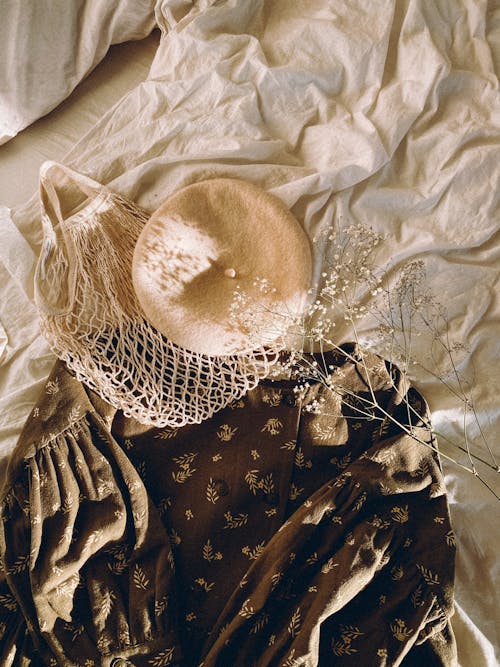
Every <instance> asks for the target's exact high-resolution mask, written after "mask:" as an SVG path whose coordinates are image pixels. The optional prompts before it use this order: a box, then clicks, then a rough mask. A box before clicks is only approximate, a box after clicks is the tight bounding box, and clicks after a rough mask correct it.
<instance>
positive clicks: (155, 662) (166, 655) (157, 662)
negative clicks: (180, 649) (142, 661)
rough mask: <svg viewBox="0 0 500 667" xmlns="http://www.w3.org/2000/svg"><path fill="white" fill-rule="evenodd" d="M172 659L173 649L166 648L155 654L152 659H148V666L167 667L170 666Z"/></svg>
mask: <svg viewBox="0 0 500 667" xmlns="http://www.w3.org/2000/svg"><path fill="white" fill-rule="evenodd" d="M173 659H174V649H173V648H167V649H165V650H164V651H160V653H157V654H156V655H155V657H154V658H151V659H149V660H148V664H149V665H152V667H167V665H170V663H171V662H172V660H173Z"/></svg>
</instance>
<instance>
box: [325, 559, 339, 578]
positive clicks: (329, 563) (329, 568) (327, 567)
mask: <svg viewBox="0 0 500 667" xmlns="http://www.w3.org/2000/svg"><path fill="white" fill-rule="evenodd" d="M338 566H339V564H338V563H335V560H334V557H333V556H332V557H331V558H329V559H328V560H327V561H326V563H324V564H323V565H322V566H321V572H322V573H323V574H328V572H331V571H332V570H333V568H334V567H338Z"/></svg>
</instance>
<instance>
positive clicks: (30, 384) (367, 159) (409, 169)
mask: <svg viewBox="0 0 500 667" xmlns="http://www.w3.org/2000/svg"><path fill="white" fill-rule="evenodd" d="M156 14H157V20H158V22H159V24H160V27H161V28H162V31H163V36H162V40H161V43H160V46H159V48H158V51H157V53H156V57H155V59H154V62H153V65H152V68H151V71H150V73H149V76H148V77H147V79H146V80H145V81H144V82H142V83H140V84H139V85H138V86H137V87H136V88H134V89H133V90H132V91H131V92H129V93H128V94H127V95H126V96H125V97H124V98H123V100H122V101H121V102H120V103H119V104H118V105H117V106H116V107H115V108H113V109H112V110H110V111H109V112H108V113H106V114H104V115H103V117H102V118H101V119H100V120H99V122H97V123H96V125H95V127H93V128H92V129H91V130H90V132H89V133H88V134H87V135H86V137H85V138H84V139H82V140H81V141H80V142H79V143H78V144H77V145H76V146H75V147H74V148H73V149H72V150H71V151H70V152H69V153H68V155H67V156H66V157H65V159H64V161H65V163H66V164H68V165H69V166H71V167H73V168H75V169H77V170H79V171H82V172H85V173H88V174H89V175H90V176H91V177H92V178H95V179H96V180H98V181H101V182H103V183H107V184H108V185H109V186H110V187H111V188H113V189H115V190H116V191H119V192H121V193H123V194H125V195H127V196H129V197H131V198H132V199H135V200H136V201H137V202H138V203H139V204H140V205H142V206H144V207H145V208H148V209H150V210H153V209H155V208H156V207H157V205H158V203H159V202H161V200H162V199H163V198H164V197H165V196H167V195H168V194H169V193H171V192H173V191H174V190H176V189H178V188H179V187H181V186H182V185H185V184H188V183H191V182H193V181H196V180H199V179H202V178H206V177H210V176H214V175H219V176H237V177H241V178H247V179H249V180H251V181H254V182H255V183H257V184H259V185H261V186H263V187H265V188H267V189H269V190H270V191H272V192H273V193H275V194H276V195H278V196H279V197H281V198H282V199H283V200H284V201H285V202H286V203H287V204H288V206H289V207H290V208H291V210H292V211H293V212H294V214H295V215H296V216H297V218H298V219H299V220H300V221H301V222H303V224H304V227H305V229H306V230H307V231H308V233H309V234H310V235H311V237H313V236H314V235H315V234H316V233H317V232H318V230H319V229H320V227H321V225H322V224H330V223H332V222H333V221H334V220H336V219H338V218H339V217H340V216H342V218H343V219H344V220H347V221H348V220H352V221H360V222H363V223H365V224H368V225H371V226H373V227H374V228H375V229H376V230H377V231H380V232H382V233H384V235H385V238H386V240H385V242H384V246H383V249H382V252H381V254H380V262H381V263H385V262H387V263H388V265H390V266H391V267H398V266H400V265H401V264H402V263H403V262H406V261H408V260H411V259H414V258H424V259H425V260H426V263H427V270H428V276H429V279H430V281H431V282H432V285H433V288H434V290H435V291H436V292H437V293H438V294H439V296H440V299H441V301H442V302H444V303H445V304H446V306H447V308H448V320H449V329H450V333H451V334H452V336H453V337H455V338H457V339H458V340H459V341H462V340H467V342H468V344H469V348H470V352H469V354H468V355H467V356H466V358H465V360H464V362H463V365H462V370H463V372H464V373H465V374H468V375H469V377H472V375H473V378H474V382H473V384H474V396H475V401H476V406H477V409H478V413H479V416H480V419H481V424H482V428H483V433H484V435H485V437H486V438H487V439H488V440H489V442H490V444H491V445H492V447H493V448H494V450H495V451H496V455H497V457H498V458H500V447H499V445H498V438H497V433H498V432H499V430H500V416H499V415H500V410H499V405H498V394H499V390H500V364H499V361H498V360H499V356H500V355H499V352H500V349H499V348H500V343H499V336H498V333H499V321H500V302H499V267H500V247H499V243H498V241H499V238H500V233H499V227H500V219H499V209H498V199H499V174H500V168H499V157H500V151H499V128H500V104H499V84H498V78H497V74H498V71H499V70H498V67H499V64H500V7H498V6H495V5H494V4H492V3H488V2H486V0H484V1H482V0H372V1H371V2H370V1H369V0H352V1H350V2H349V3H346V2H344V1H343V0H268V1H265V0H220V1H217V0H212V1H210V0H207V1H205V2H203V1H200V2H189V1H188V0H163V1H162V2H159V3H158V4H157V10H156ZM37 216H38V212H37V205H36V203H35V202H31V203H29V204H27V205H26V206H23V207H18V208H16V209H15V210H13V211H12V216H11V217H6V216H5V217H4V218H3V219H2V224H1V227H0V229H1V234H2V235H1V237H0V259H1V263H0V273H1V275H0V281H1V282H0V284H2V285H4V288H3V292H2V296H3V298H2V304H1V308H0V323H1V324H2V327H3V329H4V330H5V332H6V336H7V343H6V344H5V343H3V345H4V348H5V349H4V352H3V357H2V358H1V359H0V361H1V363H2V366H1V369H2V375H1V377H0V395H1V396H2V398H1V400H0V436H1V437H2V442H3V449H2V452H3V453H4V455H6V454H8V452H9V451H10V449H11V447H12V445H13V443H14V438H15V436H16V434H17V433H18V432H19V428H20V426H21V424H22V422H23V420H24V419H25V417H26V415H27V413H28V411H29V408H30V406H31V405H32V404H33V401H34V399H35V396H36V393H37V390H38V388H39V386H40V383H41V382H42V381H43V380H44V378H45V377H46V375H47V373H48V370H49V367H50V363H51V356H50V355H49V354H48V352H47V349H46V346H45V344H44V343H43V342H42V341H41V340H40V338H39V336H38V332H37V325H36V317H35V312H34V310H33V307H32V288H31V280H32V267H33V262H34V259H35V257H36V255H37V253H38V250H39V244H40V239H41V228H40V225H39V223H38V218H37ZM315 259H316V274H317V275H318V274H319V273H320V271H321V258H320V252H319V250H318V251H317V253H316V258H315ZM344 333H345V332H344ZM339 335H342V332H341V333H340V334H339ZM346 335H347V334H346ZM428 344H429V341H428V340H425V338H423V339H422V340H421V341H420V344H419V345H420V350H417V354H418V353H419V354H421V355H425V353H426V349H427V347H426V346H428ZM1 346H2V330H1V329H0V350H1ZM418 381H419V386H420V388H421V389H422V390H423V391H424V393H425V395H426V396H427V398H428V400H429V402H430V405H431V408H432V410H433V413H434V415H433V416H434V423H435V426H436V428H437V430H439V431H443V432H445V433H446V434H447V435H449V436H455V437H458V435H459V433H460V428H461V423H462V419H463V411H462V407H461V405H460V403H458V402H457V401H456V400H454V399H453V398H452V397H451V396H450V395H449V394H448V393H447V392H446V391H445V390H444V389H443V387H442V385H441V383H439V382H438V381H436V380H433V379H432V378H426V377H424V376H423V375H420V376H418ZM472 435H473V438H472V446H473V447H474V448H475V451H476V453H478V454H480V455H481V456H482V457H483V458H486V457H487V454H486V453H485V449H484V447H483V445H482V442H481V437H480V434H479V433H476V434H474V433H473V434H472ZM474 436H475V437H474ZM443 451H444V452H445V453H451V450H450V448H449V447H447V446H443ZM455 455H456V453H455ZM462 460H463V461H464V462H466V458H465V457H464V458H463V459H462ZM444 468H445V472H446V481H447V485H448V489H449V495H450V504H451V510H452V520H453V524H454V528H455V531H456V535H457V545H458V558H457V588H456V597H457V613H456V616H455V622H454V626H455V629H456V634H457V641H458V645H459V656H460V664H461V665H463V666H464V667H482V666H488V667H492V666H493V665H496V664H498V660H499V653H498V645H499V642H498V635H497V633H498V628H499V627H500V623H499V615H498V605H496V600H495V588H497V589H498V582H499V580H500V576H499V575H500V573H499V567H498V562H497V545H498V507H499V505H498V501H496V500H495V498H494V497H493V496H492V494H491V493H489V492H488V491H487V490H486V489H485V487H484V486H483V485H482V484H481V483H480V481H479V480H476V479H475V478H473V477H472V476H471V475H470V474H469V473H466V472H464V471H462V470H461V469H460V468H458V467H457V466H454V465H453V464H448V463H447V462H446V461H445V462H444ZM478 468H479V470H480V472H481V475H482V476H483V477H484V479H485V480H486V481H487V482H488V483H489V484H490V485H491V486H494V487H495V488H496V490H497V493H498V492H499V483H498V481H497V477H498V475H496V474H494V473H492V472H491V471H490V470H488V469H487V468H486V467H485V466H481V464H478ZM495 651H497V653H496V656H495Z"/></svg>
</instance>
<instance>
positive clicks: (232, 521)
mask: <svg viewBox="0 0 500 667" xmlns="http://www.w3.org/2000/svg"><path fill="white" fill-rule="evenodd" d="M224 518H225V519H226V525H225V526H223V528H241V526H244V525H246V523H247V521H248V514H244V513H243V512H241V513H240V514H237V515H236V516H233V515H232V514H231V512H229V511H227V512H225V513H224Z"/></svg>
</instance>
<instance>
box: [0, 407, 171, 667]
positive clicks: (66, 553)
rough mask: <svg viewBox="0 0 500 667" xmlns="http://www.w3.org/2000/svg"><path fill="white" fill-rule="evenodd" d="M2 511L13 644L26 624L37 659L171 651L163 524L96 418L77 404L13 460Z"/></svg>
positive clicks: (150, 660)
mask: <svg viewBox="0 0 500 667" xmlns="http://www.w3.org/2000/svg"><path fill="white" fill-rule="evenodd" d="M2 514H3V523H2V535H1V538H2V539H1V547H2V558H3V563H4V569H5V576H6V582H7V584H8V587H9V592H7V593H6V595H7V596H8V597H7V598H6V599H7V601H11V604H12V607H14V598H15V600H17V603H18V606H19V609H20V610H21V612H22V617H23V618H22V617H21V616H20V614H19V611H18V610H16V611H13V613H14V614H15V621H14V623H17V626H18V628H19V629H18V635H19V638H18V639H13V640H12V641H13V642H14V644H13V645H14V646H17V644H19V642H20V641H21V638H22V636H23V633H24V634H26V633H25V629H24V626H26V627H27V629H28V630H29V632H30V635H31V637H32V638H33V643H34V645H35V649H36V651H37V652H38V654H39V656H40V658H41V661H42V663H41V664H46V665H60V664H64V665H67V666H68V667H70V666H78V667H94V666H97V665H103V667H108V666H109V667H112V666H113V665H118V664H124V665H125V664H126V665H132V666H134V667H143V666H144V667H145V666H146V665H148V667H150V665H152V664H158V665H160V664H168V665H174V664H175V663H176V662H177V660H178V654H179V648H178V643H177V640H176V637H177V632H176V626H175V623H176V613H175V603H174V596H173V595H172V596H171V592H172V590H171V588H172V586H173V558H172V552H171V548H170V543H169V539H168V535H167V533H166V531H165V529H164V527H163V525H162V523H161V521H160V518H159V516H158V514H157V511H156V509H155V507H154V505H153V504H152V502H151V500H150V499H149V497H148V495H147V492H146V490H145V487H144V484H143V483H142V480H141V478H140V476H139V475H138V473H137V471H136V470H135V468H134V467H133V466H132V465H131V463H130V461H129V460H128V458H127V457H126V456H125V454H124V452H123V451H122V450H121V449H120V447H119V446H118V445H117V443H116V442H115V441H114V440H113V438H112V437H111V436H110V434H109V432H108V431H107V430H106V428H105V427H104V425H103V424H101V423H100V422H99V420H98V419H97V418H95V417H94V416H92V415H87V416H86V417H85V418H82V419H80V420H79V421H77V422H75V423H73V424H72V425H71V427H69V428H68V429H67V430H66V431H63V432H62V433H60V434H58V435H55V436H53V437H52V438H51V439H50V440H49V441H48V442H46V443H42V446H39V447H38V448H37V449H36V451H35V452H34V453H33V454H32V455H31V456H29V457H27V458H26V459H25V461H24V465H23V466H22V472H20V473H19V475H18V477H17V478H16V479H15V481H14V483H13V484H12V486H11V487H10V489H9V490H8V491H7V493H6V494H4V499H3V506H2ZM7 611H8V610H7ZM23 619H24V620H23ZM9 627H10V626H9ZM9 632H11V633H12V630H9ZM12 641H11V643H12ZM16 642H17V644H16ZM16 650H17V649H16ZM120 660H121V661H122V662H120ZM155 661H156V662H155ZM5 664H6V665H8V664H10V663H8V662H6V663H5ZM15 664H18V663H15ZM20 664H25V663H20ZM28 664H29V663H28Z"/></svg>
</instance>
